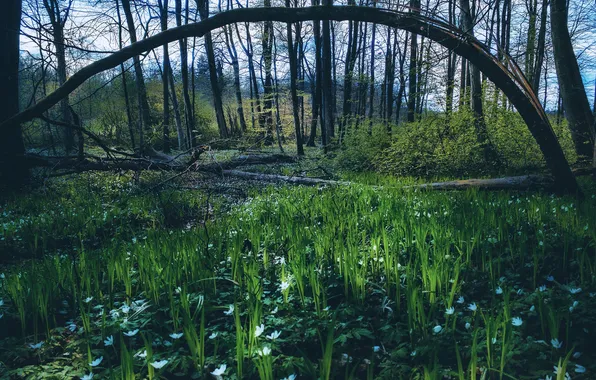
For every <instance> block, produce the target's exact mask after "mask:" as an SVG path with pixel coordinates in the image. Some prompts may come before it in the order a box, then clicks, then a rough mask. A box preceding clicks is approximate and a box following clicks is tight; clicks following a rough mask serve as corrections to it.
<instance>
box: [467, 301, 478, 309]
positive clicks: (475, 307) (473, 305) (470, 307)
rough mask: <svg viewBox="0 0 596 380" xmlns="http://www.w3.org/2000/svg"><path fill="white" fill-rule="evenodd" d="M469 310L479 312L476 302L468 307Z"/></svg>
mask: <svg viewBox="0 0 596 380" xmlns="http://www.w3.org/2000/svg"><path fill="white" fill-rule="evenodd" d="M468 310H470V311H476V310H478V306H476V302H472V303H471V304H469V305H468Z"/></svg>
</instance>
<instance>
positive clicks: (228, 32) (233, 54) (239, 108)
mask: <svg viewBox="0 0 596 380" xmlns="http://www.w3.org/2000/svg"><path fill="white" fill-rule="evenodd" d="M224 36H225V38H226V46H227V48H228V54H230V58H231V60H232V68H233V69H234V89H235V94H236V112H237V113H238V118H239V120H240V129H241V130H242V132H246V120H245V119H244V107H243V105H242V90H241V88H240V65H239V64H238V52H237V51H236V46H235V45H234V38H233V36H232V27H231V26H228V27H227V28H225V29H224Z"/></svg>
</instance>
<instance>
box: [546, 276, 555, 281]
mask: <svg viewBox="0 0 596 380" xmlns="http://www.w3.org/2000/svg"><path fill="white" fill-rule="evenodd" d="M546 281H550V282H553V281H555V278H554V277H553V276H548V277H547V278H546Z"/></svg>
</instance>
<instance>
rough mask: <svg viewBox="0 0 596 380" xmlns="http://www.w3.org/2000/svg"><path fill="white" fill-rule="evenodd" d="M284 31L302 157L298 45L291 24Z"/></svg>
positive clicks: (293, 113) (299, 150)
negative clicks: (295, 42) (297, 85)
mask: <svg viewBox="0 0 596 380" xmlns="http://www.w3.org/2000/svg"><path fill="white" fill-rule="evenodd" d="M286 7H288V8H289V7H290V0H286ZM286 31H287V36H288V54H289V59H290V93H291V97H292V115H293V117H294V131H295V133H296V150H297V152H298V155H299V156H303V155H304V148H303V147H302V133H301V130H300V116H299V114H298V91H297V88H296V79H297V77H298V58H297V55H298V51H297V50H298V45H297V44H294V41H293V36H292V24H289V23H288V24H287V25H286ZM298 38H299V37H298Z"/></svg>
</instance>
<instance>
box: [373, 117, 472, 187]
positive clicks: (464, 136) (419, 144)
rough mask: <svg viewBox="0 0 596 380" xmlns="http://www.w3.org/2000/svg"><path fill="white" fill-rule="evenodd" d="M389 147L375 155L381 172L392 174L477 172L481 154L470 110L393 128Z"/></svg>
mask: <svg viewBox="0 0 596 380" xmlns="http://www.w3.org/2000/svg"><path fill="white" fill-rule="evenodd" d="M394 129H395V132H394V137H393V140H392V143H391V146H390V147H389V148H387V149H385V150H383V151H382V152H379V154H378V156H377V158H378V159H377V161H376V162H377V167H378V169H379V170H380V171H381V172H385V173H391V174H395V175H414V176H427V177H428V176H436V175H441V174H442V175H445V174H447V175H453V176H457V177H461V176H465V175H468V174H469V173H471V172H477V171H478V170H479V169H480V168H481V167H482V166H483V162H482V157H481V156H482V154H481V150H480V146H479V144H478V143H477V141H476V134H475V131H474V121H473V117H472V113H471V111H470V110H463V111H460V112H456V113H454V114H453V115H452V116H451V117H450V118H449V119H447V118H446V116H445V115H433V116H428V117H426V118H424V119H423V120H422V121H421V122H418V123H406V124H402V125H399V126H397V127H395V128H394Z"/></svg>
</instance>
